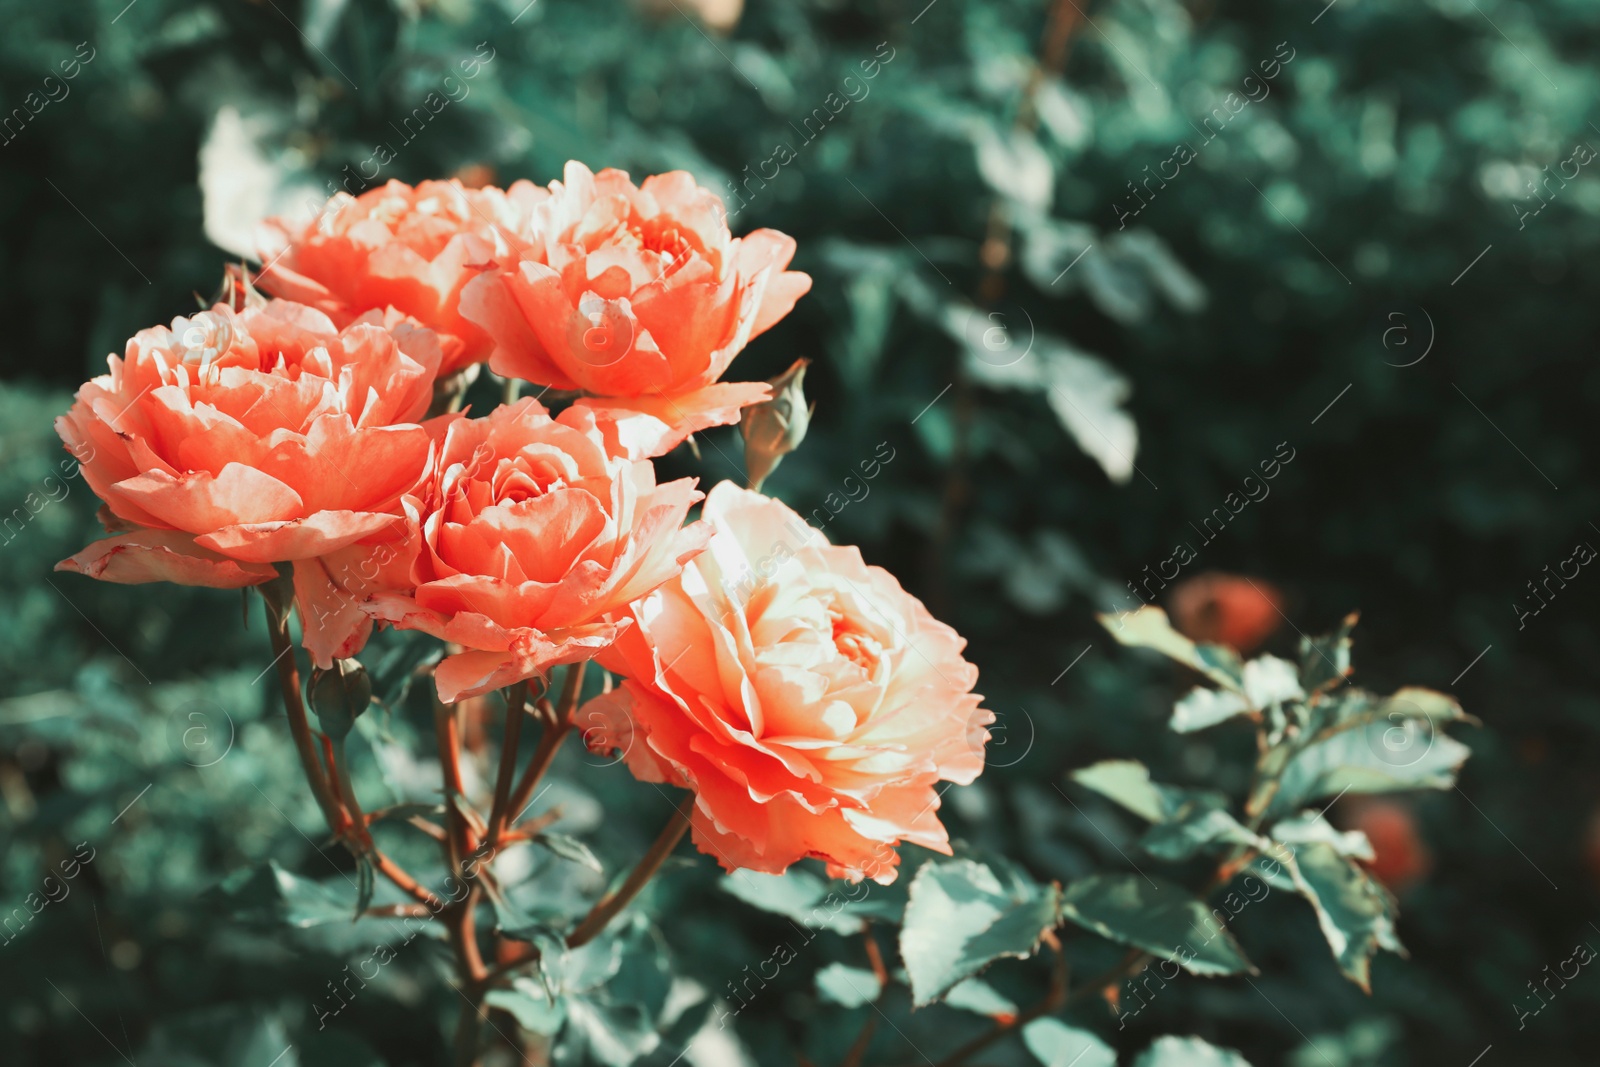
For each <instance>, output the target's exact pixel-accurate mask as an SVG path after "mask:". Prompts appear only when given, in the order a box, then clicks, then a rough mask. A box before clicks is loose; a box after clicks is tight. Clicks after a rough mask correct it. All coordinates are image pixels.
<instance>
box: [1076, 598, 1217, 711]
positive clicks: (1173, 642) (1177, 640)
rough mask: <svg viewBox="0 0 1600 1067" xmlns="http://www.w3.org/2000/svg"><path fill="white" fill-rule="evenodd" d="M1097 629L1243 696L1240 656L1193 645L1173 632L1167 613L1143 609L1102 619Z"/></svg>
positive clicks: (1201, 645)
mask: <svg viewBox="0 0 1600 1067" xmlns="http://www.w3.org/2000/svg"><path fill="white" fill-rule="evenodd" d="M1099 618H1100V625H1102V626H1104V627H1105V628H1106V629H1107V630H1109V631H1110V632H1111V636H1112V637H1115V638H1116V639H1117V641H1118V642H1120V643H1121V644H1124V645H1127V646H1129V647H1130V648H1148V649H1151V650H1152V651H1155V652H1159V653H1161V654H1162V655H1163V656H1166V657H1167V658H1169V659H1174V660H1177V661H1178V662H1179V663H1181V664H1183V665H1184V666H1186V667H1189V668H1191V669H1192V670H1195V671H1198V672H1199V673H1201V674H1203V675H1205V676H1206V677H1207V678H1209V679H1211V681H1213V682H1215V683H1216V684H1217V685H1220V686H1222V687H1223V688H1224V689H1228V690H1232V691H1233V692H1235V693H1241V694H1242V693H1243V692H1244V676H1243V666H1242V664H1240V662H1239V654H1238V653H1237V652H1235V651H1234V650H1233V649H1231V648H1227V647H1226V646H1223V645H1205V644H1196V643H1195V642H1193V641H1191V640H1189V639H1188V638H1187V637H1185V636H1183V635H1182V634H1180V633H1179V632H1178V631H1176V630H1174V629H1173V628H1172V623H1171V622H1170V621H1168V619H1167V613H1166V612H1164V611H1162V610H1161V609H1160V608H1154V607H1150V606H1149V605H1146V606H1144V607H1141V608H1139V609H1138V610H1137V611H1125V612H1120V613H1118V614H1116V615H1101V616H1100V617H1099Z"/></svg>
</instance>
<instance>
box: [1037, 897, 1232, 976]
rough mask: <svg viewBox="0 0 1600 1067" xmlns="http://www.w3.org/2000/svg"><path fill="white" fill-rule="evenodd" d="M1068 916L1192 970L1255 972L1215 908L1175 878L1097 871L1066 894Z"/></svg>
mask: <svg viewBox="0 0 1600 1067" xmlns="http://www.w3.org/2000/svg"><path fill="white" fill-rule="evenodd" d="M1061 910H1062V914H1064V915H1065V916H1066V917H1067V918H1068V919H1071V920H1072V921H1073V922H1075V923H1077V924H1078V925H1079V926H1082V927H1084V928H1086V929H1089V930H1093V931H1094V932H1095V933H1097V934H1099V935H1100V936H1101V937H1105V938H1109V939H1110V940H1112V941H1118V942H1121V943H1122V944H1124V945H1133V946H1134V947H1136V948H1141V949H1144V950H1145V951H1146V952H1149V953H1150V954H1152V955H1154V956H1159V957H1161V958H1163V959H1169V960H1172V961H1173V962H1175V963H1177V964H1178V965H1179V966H1180V967H1182V968H1183V969H1184V970H1186V971H1188V972H1190V973H1191V974H1201V975H1216V974H1239V973H1241V972H1246V971H1247V972H1249V973H1251V974H1254V973H1255V968H1254V967H1253V966H1251V964H1250V961H1249V960H1248V959H1246V958H1245V955H1244V950H1243V949H1241V948H1240V947H1239V943H1238V942H1237V941H1235V940H1234V939H1233V935H1232V934H1231V933H1229V932H1228V930H1227V928H1226V927H1224V926H1223V925H1222V924H1221V923H1220V922H1218V921H1217V919H1216V917H1215V916H1214V915H1213V913H1212V911H1211V910H1210V909H1209V908H1207V907H1206V905H1205V904H1204V903H1203V902H1201V901H1200V900H1198V899H1196V898H1195V897H1193V896H1191V895H1190V894H1189V893H1188V891H1187V890H1184V889H1182V888H1180V887H1178V886H1176V885H1173V884H1172V883H1171V882H1165V881H1153V880H1151V879H1148V878H1145V877H1143V876H1142V875H1138V874H1096V875H1091V876H1089V877H1088V878H1082V879H1079V880H1078V881H1076V882H1073V883H1072V884H1071V885H1069V886H1068V887H1067V889H1066V891H1065V892H1064V893H1063V894H1062V900H1061Z"/></svg>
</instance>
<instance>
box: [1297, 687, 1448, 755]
mask: <svg viewBox="0 0 1600 1067" xmlns="http://www.w3.org/2000/svg"><path fill="white" fill-rule="evenodd" d="M1408 719H1414V720H1416V721H1417V722H1418V723H1425V724H1427V725H1429V726H1440V725H1443V724H1445V723H1451V722H1476V721H1477V720H1476V719H1473V718H1472V717H1471V716H1470V715H1468V714H1466V713H1465V712H1464V711H1462V710H1461V705H1460V704H1458V703H1457V702H1456V700H1455V698H1454V697H1451V696H1448V695H1446V694H1444V693H1439V692H1436V691H1434V690H1432V689H1423V688H1421V687H1419V686H1407V687H1406V688H1404V689H1398V690H1396V691H1395V692H1394V693H1393V694H1391V695H1389V696H1386V697H1380V696H1375V695H1374V694H1372V693H1369V692H1368V691H1366V690H1365V689H1342V690H1340V691H1339V692H1337V693H1334V694H1330V695H1328V696H1327V697H1325V698H1323V699H1322V700H1319V701H1318V702H1317V704H1316V707H1315V718H1314V719H1313V722H1312V727H1311V730H1312V734H1313V737H1314V739H1315V740H1322V739H1323V738H1326V737H1330V736H1332V735H1333V734H1336V733H1338V732H1339V731H1341V730H1350V729H1355V728H1356V727H1359V726H1367V725H1369V724H1373V723H1379V724H1384V723H1386V724H1388V725H1390V726H1394V727H1400V728H1402V729H1403V728H1404V726H1405V723H1406V721H1407V720H1408ZM1400 740H1401V739H1400V738H1399V737H1392V738H1390V742H1391V745H1393V744H1394V743H1396V742H1399V741H1400Z"/></svg>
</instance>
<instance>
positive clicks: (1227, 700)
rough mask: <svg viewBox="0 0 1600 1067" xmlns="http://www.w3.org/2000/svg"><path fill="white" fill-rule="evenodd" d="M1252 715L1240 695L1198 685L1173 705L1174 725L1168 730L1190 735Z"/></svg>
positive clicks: (1248, 706)
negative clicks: (1239, 717) (1233, 719)
mask: <svg viewBox="0 0 1600 1067" xmlns="http://www.w3.org/2000/svg"><path fill="white" fill-rule="evenodd" d="M1249 711H1250V702H1249V701H1248V700H1246V699H1245V698H1244V697H1242V696H1240V695H1239V694H1238V693H1233V692H1229V691H1227V690H1218V689H1211V688H1208V687H1206V686H1203V685H1197V686H1195V687H1194V688H1193V689H1191V690H1189V693H1188V695H1187V696H1185V697H1184V698H1183V699H1182V700H1180V701H1178V702H1177V703H1176V704H1174V705H1172V721H1171V722H1170V723H1168V726H1170V727H1171V728H1172V729H1173V730H1174V731H1176V732H1177V733H1180V734H1189V733H1194V732H1195V731H1196V730H1205V729H1208V728H1209V727H1212V726H1215V725H1217V724H1218V723H1220V722H1227V721H1228V720H1229V719H1232V718H1234V717H1235V716H1238V715H1245V714H1248V713H1249Z"/></svg>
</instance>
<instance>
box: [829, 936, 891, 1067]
mask: <svg viewBox="0 0 1600 1067" xmlns="http://www.w3.org/2000/svg"><path fill="white" fill-rule="evenodd" d="M861 937H862V939H863V940H864V941H865V943H866V950H867V964H868V966H870V967H871V968H872V976H873V977H874V978H876V979H877V980H878V999H879V1000H882V999H883V996H884V994H885V993H887V992H888V991H889V968H888V967H887V966H886V965H885V964H884V962H883V950H882V949H880V948H879V947H878V939H877V938H875V937H873V936H872V927H871V926H868V927H867V928H866V929H864V930H862V931H861ZM877 1032H878V1013H877V1012H873V1013H872V1014H871V1015H868V1016H867V1018H866V1020H865V1021H864V1022H862V1024H861V1032H860V1033H858V1034H857V1035H856V1039H855V1040H854V1041H853V1042H851V1044H850V1051H849V1052H847V1053H846V1054H845V1057H844V1059H843V1060H841V1061H840V1064H839V1067H861V1062H862V1060H863V1059H864V1058H865V1057H866V1055H867V1049H868V1048H869V1047H871V1045H872V1037H873V1035H874V1034H876V1033H877Z"/></svg>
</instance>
